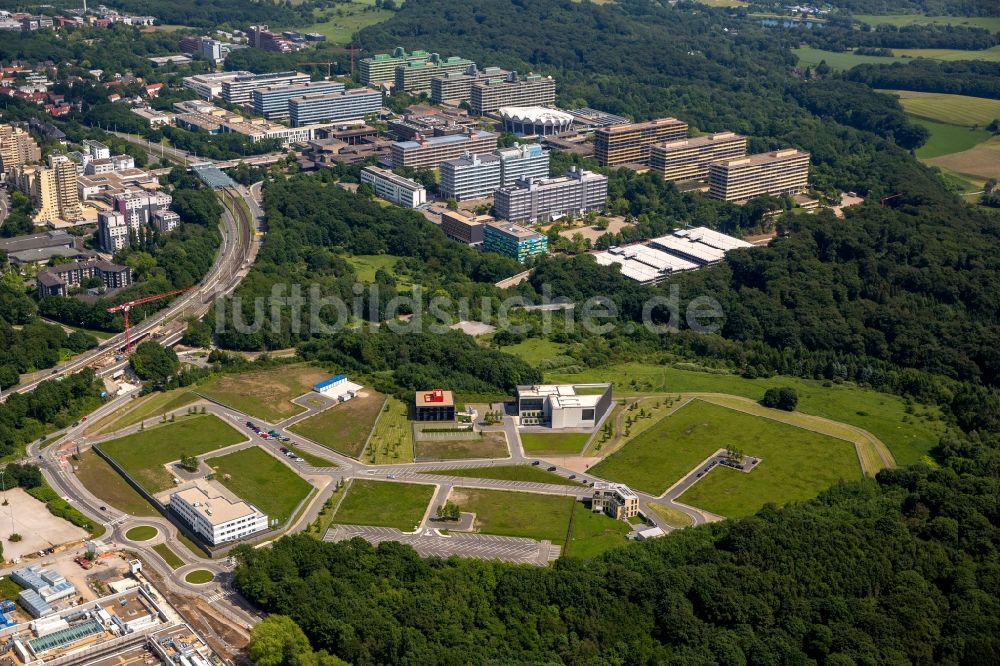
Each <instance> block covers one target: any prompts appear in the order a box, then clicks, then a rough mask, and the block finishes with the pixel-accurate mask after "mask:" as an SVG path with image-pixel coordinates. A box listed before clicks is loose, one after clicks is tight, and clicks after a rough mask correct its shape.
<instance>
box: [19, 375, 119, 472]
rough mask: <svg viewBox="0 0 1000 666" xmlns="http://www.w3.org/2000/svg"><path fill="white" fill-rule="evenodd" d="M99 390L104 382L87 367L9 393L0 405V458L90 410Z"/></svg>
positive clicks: (102, 388) (98, 396)
mask: <svg viewBox="0 0 1000 666" xmlns="http://www.w3.org/2000/svg"><path fill="white" fill-rule="evenodd" d="M102 390H104V383H103V382H102V381H101V380H100V379H98V378H97V376H96V375H95V374H94V371H93V370H91V369H89V368H88V369H86V370H83V371H81V372H78V373H76V374H73V375H68V376H66V377H65V379H62V378H60V380H54V379H53V380H47V381H44V382H42V383H41V384H39V385H38V386H37V387H36V388H35V389H34V390H33V391H31V392H29V393H26V394H25V393H11V394H10V395H8V396H7V399H6V400H4V402H3V403H2V404H0V457H3V456H8V455H10V454H12V453H15V452H16V451H17V450H18V449H19V448H20V447H22V446H24V445H25V444H28V443H29V442H31V441H32V440H35V439H38V438H39V437H41V436H42V435H44V434H46V433H48V432H51V431H52V430H55V429H58V428H63V427H65V426H67V425H69V424H70V423H72V422H73V421H74V420H76V419H77V418H79V417H80V416H81V415H82V414H87V413H89V412H91V411H93V410H94V409H96V408H97V407H98V406H99V405H100V404H101V391H102Z"/></svg>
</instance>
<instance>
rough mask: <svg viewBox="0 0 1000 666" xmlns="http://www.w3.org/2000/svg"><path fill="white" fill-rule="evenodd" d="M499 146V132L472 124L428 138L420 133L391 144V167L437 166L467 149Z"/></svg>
mask: <svg viewBox="0 0 1000 666" xmlns="http://www.w3.org/2000/svg"><path fill="white" fill-rule="evenodd" d="M496 147H497V135H496V134H493V133H491V132H484V131H482V130H474V129H470V128H466V130H465V131H464V132H463V133H462V134H451V135H448V136H432V137H428V138H424V137H422V136H418V137H417V138H416V139H415V140H413V141H399V142H397V143H394V144H392V146H391V148H390V150H391V153H392V168H394V169H398V168H400V167H413V168H415V169H436V168H437V167H438V165H440V164H441V162H444V161H445V160H451V159H454V158H456V157H461V156H462V155H464V154H465V153H470V154H477V153H489V152H492V151H494V150H496Z"/></svg>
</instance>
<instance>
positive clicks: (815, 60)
mask: <svg viewBox="0 0 1000 666" xmlns="http://www.w3.org/2000/svg"><path fill="white" fill-rule="evenodd" d="M892 52H893V55H892V56H866V55H857V54H855V53H854V52H853V51H845V52H843V53H839V52H836V51H824V50H822V49H815V48H813V47H811V46H802V47H799V48H797V49H792V53H794V54H795V55H796V56H797V57H798V59H799V65H800V66H802V67H806V66H808V67H815V66H816V65H818V64H819V63H820V61H823V60H825V61H826V64H827V65H829V66H830V68H831V69H836V70H844V69H850V68H852V67H854V66H856V65H861V64H864V63H876V64H877V63H892V62H897V61H902V62H906V61H907V60H908V59H909V58H930V59H932V60H948V61H951V60H986V61H989V62H998V61H1000V46H994V47H992V48H989V49H983V50H981V51H961V50H958V49H892ZM904 56H905V57H904Z"/></svg>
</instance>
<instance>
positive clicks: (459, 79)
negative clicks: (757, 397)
mask: <svg viewBox="0 0 1000 666" xmlns="http://www.w3.org/2000/svg"><path fill="white" fill-rule="evenodd" d="M506 76H507V71H506V70H503V69H500V68H499V67H486V68H483V69H477V68H476V66H475V65H469V66H468V67H467V68H466V69H465V70H464V71H460V72H446V73H445V74H438V75H437V76H434V77H432V78H431V101H432V102H433V103H434V104H446V103H447V104H461V103H462V102H468V101H469V100H470V99H471V97H472V84H474V83H479V82H481V81H486V80H490V79H497V80H502V79H503V78H504V77H506Z"/></svg>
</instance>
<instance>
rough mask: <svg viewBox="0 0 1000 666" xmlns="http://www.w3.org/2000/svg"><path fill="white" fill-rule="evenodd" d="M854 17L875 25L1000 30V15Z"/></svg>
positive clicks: (861, 15) (873, 15) (868, 15)
mask: <svg viewBox="0 0 1000 666" xmlns="http://www.w3.org/2000/svg"><path fill="white" fill-rule="evenodd" d="M854 19H855V20H857V21H861V22H862V23H867V24H868V25H870V26H872V27H875V26H877V25H883V24H888V25H894V26H896V27H901V26H905V25H955V26H963V27H967V28H986V29H987V30H989V31H990V32H1000V17H997V16H925V15H924V14H881V15H876V14H855V15H854Z"/></svg>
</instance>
